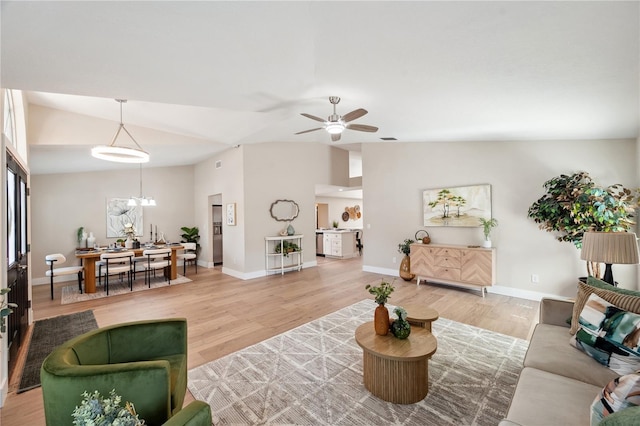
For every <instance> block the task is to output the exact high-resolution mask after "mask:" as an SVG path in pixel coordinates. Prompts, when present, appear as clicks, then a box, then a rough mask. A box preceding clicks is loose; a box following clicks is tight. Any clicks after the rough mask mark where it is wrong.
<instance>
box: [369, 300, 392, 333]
mask: <svg viewBox="0 0 640 426" xmlns="http://www.w3.org/2000/svg"><path fill="white" fill-rule="evenodd" d="M373 326H374V328H375V330H376V334H377V335H379V336H386V335H387V333H389V310H388V309H387V308H386V307H385V306H384V305H382V304H380V305H378V307H377V308H376V310H375V313H374V315H373Z"/></svg>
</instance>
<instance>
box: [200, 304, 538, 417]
mask: <svg viewBox="0 0 640 426" xmlns="http://www.w3.org/2000/svg"><path fill="white" fill-rule="evenodd" d="M375 307H376V304H375V302H373V300H363V301H361V302H358V303H356V304H354V305H351V306H348V307H346V308H344V309H341V310H339V311H337V312H334V313H332V314H329V315H327V316H325V317H322V318H319V319H317V320H315V321H312V322H310V323H307V324H304V325H302V326H300V327H297V328H295V329H293V330H290V331H288V332H286V333H283V334H280V335H277V336H274V337H272V338H270V339H268V340H265V341H263V342H261V343H258V344H256V345H253V346H250V347H248V348H246V349H243V350H241V351H238V352H235V353H233V354H230V355H227V356H225V357H223V358H220V359H218V360H215V361H212V362H209V363H207V364H205V365H202V366H200V367H197V368H195V369H192V370H190V371H189V390H190V391H191V393H192V394H193V396H194V397H195V398H196V399H199V400H203V401H206V402H207V403H209V405H210V406H211V409H212V413H213V415H214V420H215V421H214V423H215V424H216V425H218V424H225V425H226V424H230V425H232V424H235V425H255V424H260V425H262V424H267V425H292V424H295V425H301V424H304V425H379V424H394V425H434V426H436V425H437V426H442V425H481V426H482V425H491V426H495V425H497V424H498V423H499V422H500V420H501V419H502V418H504V417H505V416H506V414H507V409H508V407H509V401H510V399H511V397H512V395H513V392H514V390H515V384H516V382H517V379H518V374H519V373H520V370H521V368H522V360H523V358H524V354H525V352H526V350H527V347H528V342H527V341H526V340H521V339H516V338H513V337H510V336H505V335H502V334H499V333H495V332H491V331H488V330H483V329H480V328H477V327H472V326H469V325H465V324H461V323H458V322H455V321H451V320H448V319H445V318H440V319H438V320H437V321H436V322H434V323H433V325H432V327H433V334H434V335H435V336H436V338H437V341H438V350H437V352H436V353H435V354H434V355H433V357H432V358H431V361H429V394H428V395H427V397H426V398H425V399H424V400H422V401H420V402H418V403H416V404H409V405H401V404H392V403H388V402H385V401H382V400H380V399H378V398H377V397H375V396H373V395H371V394H370V393H369V392H368V391H367V390H366V389H365V387H364V385H363V383H362V349H361V348H360V347H359V346H358V344H357V343H356V342H355V339H354V332H355V329H356V328H357V327H358V326H359V325H360V324H362V323H364V322H367V321H371V320H372V319H373V311H374V309H375ZM389 308H390V309H389V311H390V312H392V309H393V306H389ZM372 332H373V330H372Z"/></svg>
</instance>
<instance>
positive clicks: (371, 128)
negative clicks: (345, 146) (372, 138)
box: [347, 124, 378, 133]
mask: <svg viewBox="0 0 640 426" xmlns="http://www.w3.org/2000/svg"><path fill="white" fill-rule="evenodd" d="M347 129H349V130H357V131H359V132H371V133H374V132H377V131H378V128H377V127H375V126H367V125H366V124H347Z"/></svg>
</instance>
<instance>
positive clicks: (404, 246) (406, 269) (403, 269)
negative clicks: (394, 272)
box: [398, 238, 415, 281]
mask: <svg viewBox="0 0 640 426" xmlns="http://www.w3.org/2000/svg"><path fill="white" fill-rule="evenodd" d="M414 242H415V241H413V240H412V239H410V238H407V239H405V240H404V241H403V242H401V243H400V244H398V253H402V254H404V257H403V258H402V261H401V262H400V278H402V279H403V280H405V281H411V280H412V279H413V278H414V277H415V274H412V273H411V258H410V257H409V254H411V244H413V243H414Z"/></svg>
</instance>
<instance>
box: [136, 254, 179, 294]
mask: <svg viewBox="0 0 640 426" xmlns="http://www.w3.org/2000/svg"><path fill="white" fill-rule="evenodd" d="M142 256H143V257H145V260H143V261H142V262H137V263H138V264H140V266H142V268H144V283H145V284H147V285H148V286H149V287H151V272H154V273H155V271H156V270H157V269H163V270H164V269H165V268H166V273H165V277H168V279H169V285H171V273H170V272H169V269H171V249H170V248H161V249H145V250H143V251H142Z"/></svg>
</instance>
